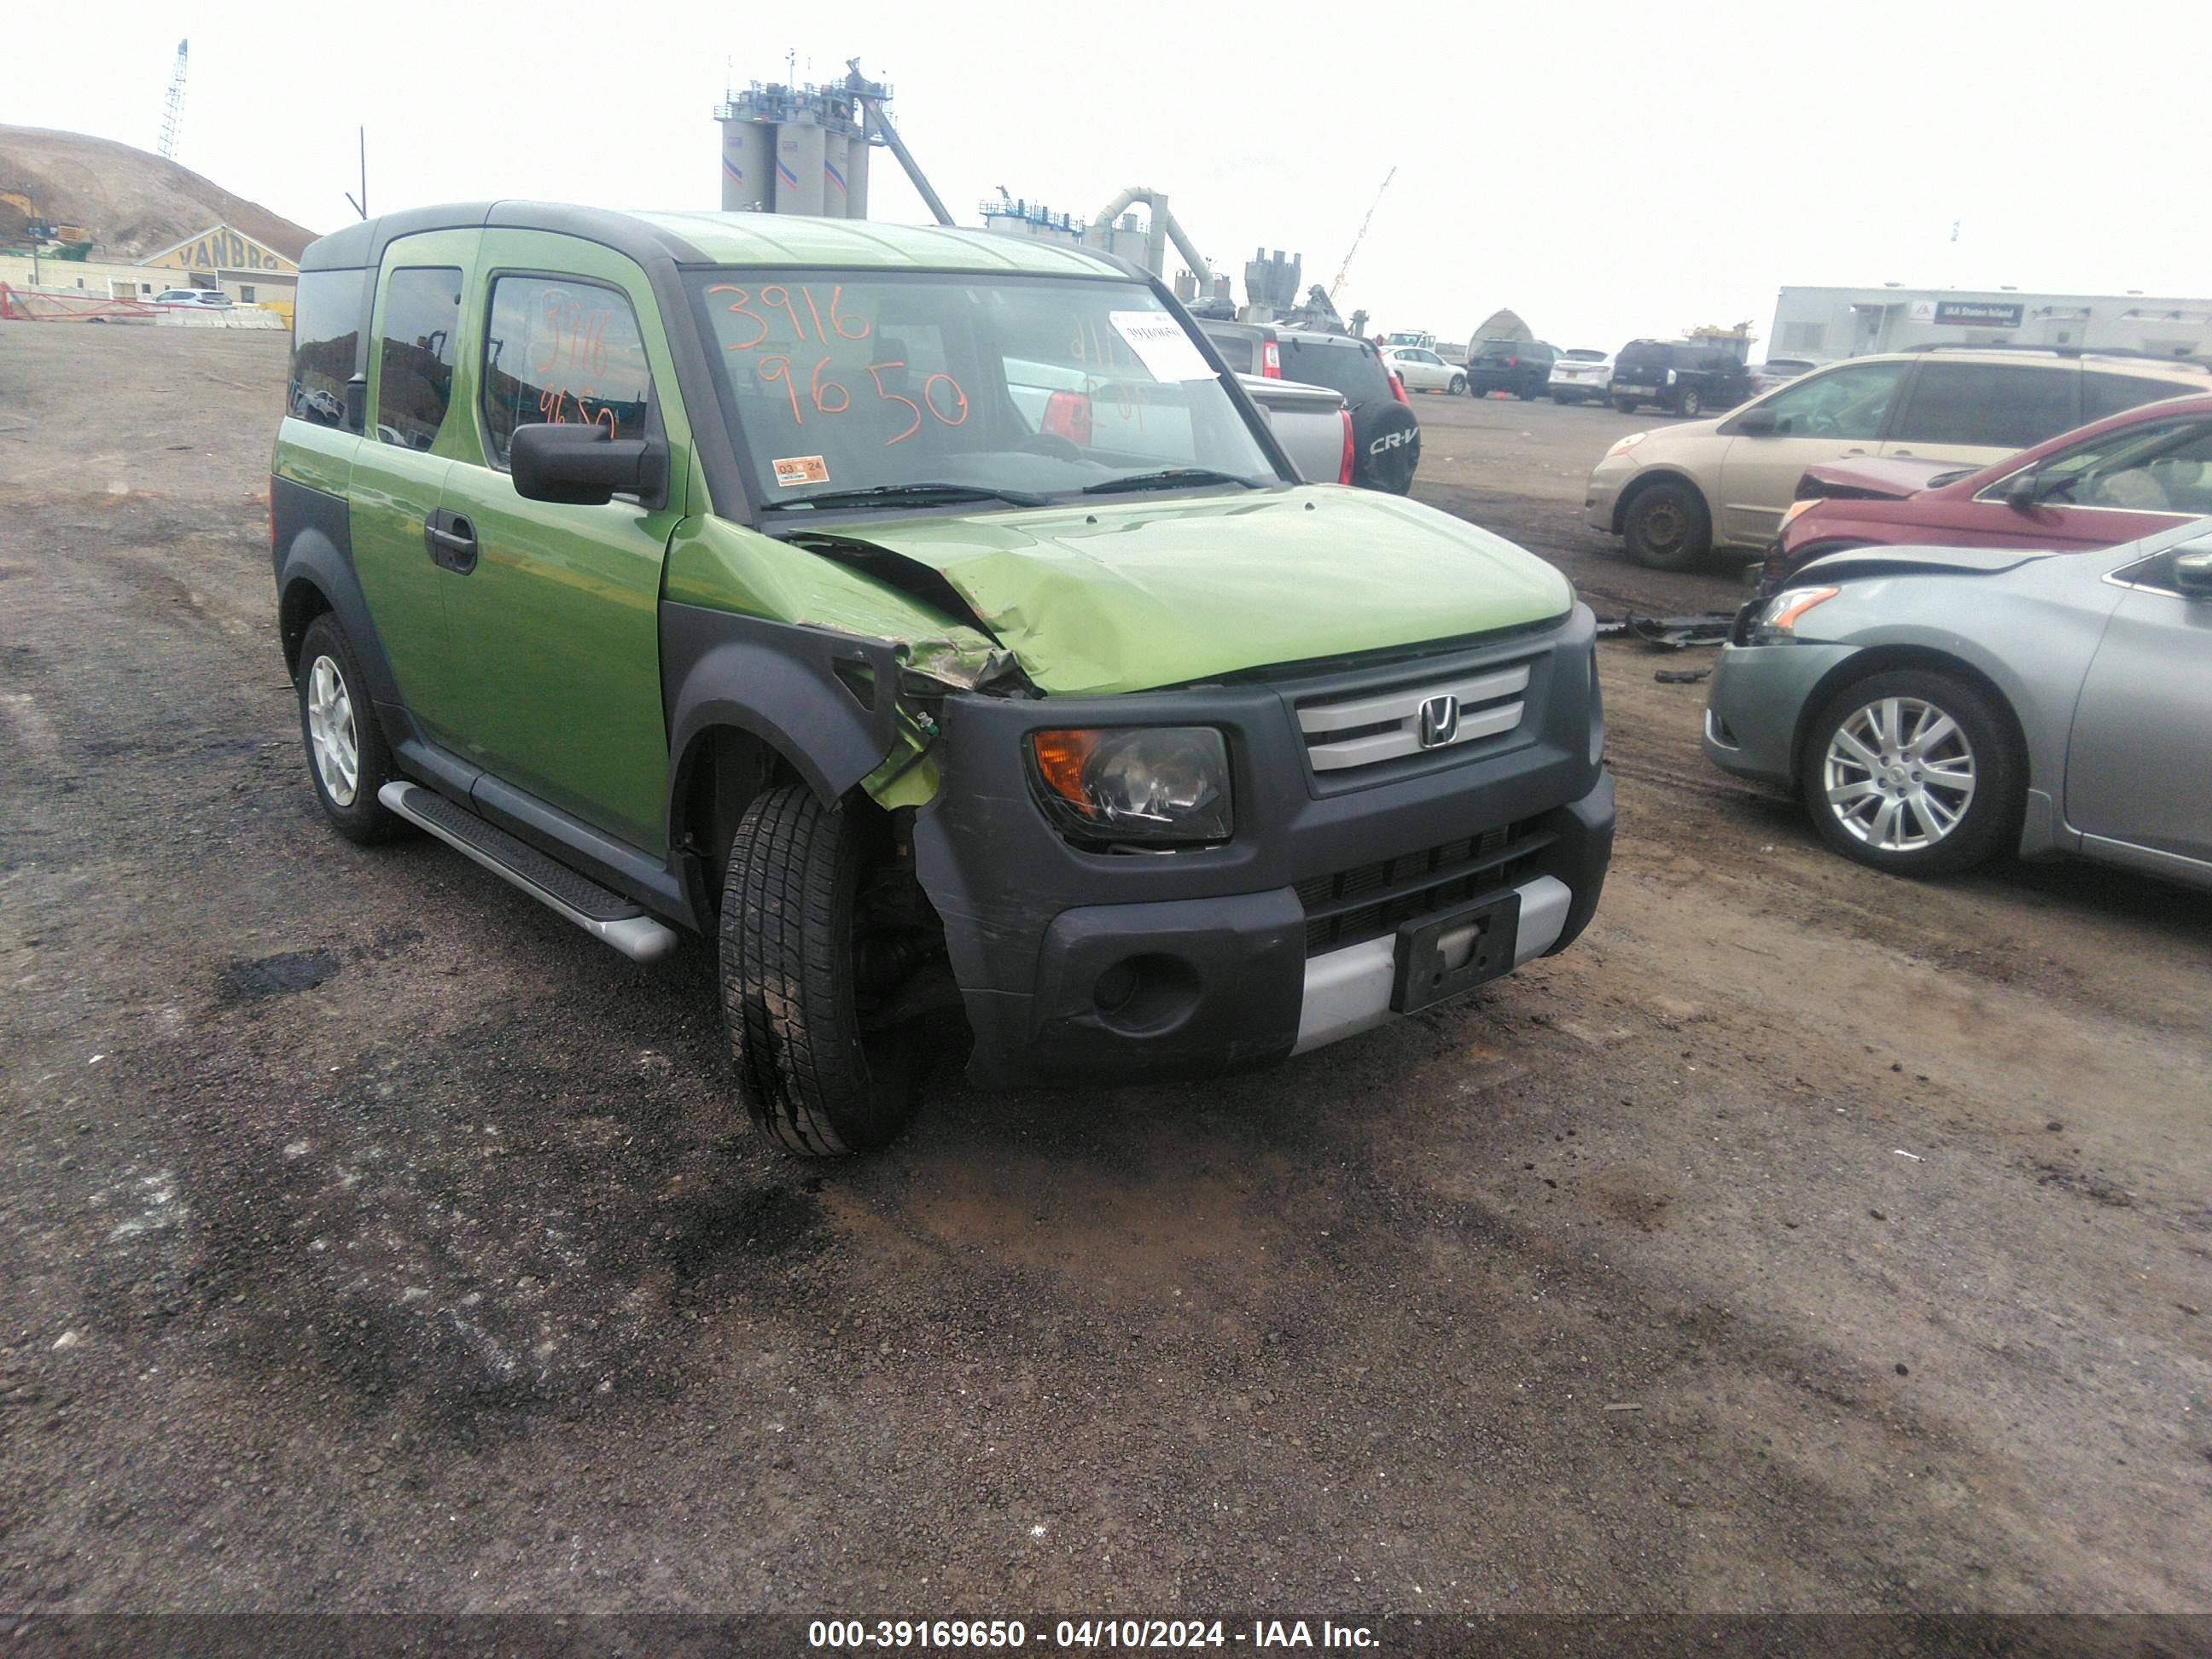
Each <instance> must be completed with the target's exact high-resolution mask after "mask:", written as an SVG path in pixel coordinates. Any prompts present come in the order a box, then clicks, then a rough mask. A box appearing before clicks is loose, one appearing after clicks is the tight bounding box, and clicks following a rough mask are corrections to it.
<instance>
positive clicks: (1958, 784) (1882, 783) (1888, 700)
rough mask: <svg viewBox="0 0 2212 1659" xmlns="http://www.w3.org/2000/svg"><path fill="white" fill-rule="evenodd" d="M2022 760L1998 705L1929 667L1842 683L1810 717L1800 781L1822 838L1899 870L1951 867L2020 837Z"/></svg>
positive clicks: (1967, 864) (1917, 872)
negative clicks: (1812, 718)
mask: <svg viewBox="0 0 2212 1659" xmlns="http://www.w3.org/2000/svg"><path fill="white" fill-rule="evenodd" d="M1798 792H1799V793H1800V794H1801V795H1802V797H1803V799H1804V802H1805V806H1806V810H1807V811H1809V812H1810V813H1811V814H1812V815H1813V824H1814V828H1815V829H1818V830H1819V831H1820V838H1821V839H1822V840H1823V841H1825V842H1827V843H1828V845H1829V846H1831V847H1832V848H1835V849H1836V851H1838V853H1841V854H1843V855H1844V857H1845V858H1847V859H1851V860H1855V861H1857V862H1858V863H1860V864H1863V865H1866V866H1869V868H1872V869H1875V870H1881V871H1885V872H1887V873H1889V874H1891V875H1897V876H1941V875H1950V874H1953V873H1955V872H1958V871H1960V870H1968V869H1972V867H1973V866H1976V865H1978V864H1982V863H1985V862H1986V861H1988V860H1990V858H1992V857H1994V856H1995V855H1996V854H1997V853H1998V852H1999V851H2001V850H2002V848H2003V847H2004V845H2005V843H2006V842H2007V841H2008V840H2017V838H2018V836H2019V834H2020V823H2021V811H2022V809H2023V807H2024V805H2025V803H2026V799H2027V767H2026V765H2025V763H2023V761H2022V759H2021V754H2020V745H2019V743H2018V740H2017V739H2016V738H2015V737H2014V736H2013V731H2012V726H2011V723H2010V721H2009V720H2007V719H2006V717H2005V714H2004V712H2003V709H2002V706H2001V705H2000V704H1999V703H1998V702H1996V699H1995V698H1994V697H1992V696H1990V694H1989V693H1988V692H1986V691H1984V690H1982V689H1981V688H1980V687H1979V686H1977V685H1975V684H1972V683H1970V682H1968V681H1966V680H1963V679H1960V678H1955V677H1954V676H1952V675H1948V674H1943V673H1939V672H1937V671H1934V670H1932V669H1919V668H1906V669H1894V670H1892V671H1888V672H1887V673H1878V674H1873V675H1869V676H1868V677H1867V678H1864V679H1862V680H1858V681H1857V682H1855V683H1853V684H1850V685H1846V686H1844V687H1843V688H1842V689H1841V690H1838V691H1837V692H1836V694H1835V695H1834V696H1832V697H1830V698H1829V699H1828V701H1827V702H1826V704H1824V705H1823V706H1822V708H1821V709H1820V713H1819V714H1817V715H1815V716H1814V720H1813V722H1812V725H1811V726H1810V727H1809V728H1808V730H1807V732H1806V735H1805V747H1804V750H1803V751H1802V754H1801V755H1800V757H1799V761H1798Z"/></svg>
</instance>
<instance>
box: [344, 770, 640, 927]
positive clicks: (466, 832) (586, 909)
mask: <svg viewBox="0 0 2212 1659" xmlns="http://www.w3.org/2000/svg"><path fill="white" fill-rule="evenodd" d="M376 798H377V799H379V800H380V801H382V802H383V803H384V805H386V807H388V808H390V809H391V810H392V811H394V812H397V813H398V815H399V816H400V817H403V818H405V819H406V820H407V821H408V823H411V824H414V825H416V827H418V828H420V829H427V830H428V831H429V832H430V833H431V834H432V835H434V836H436V837H437V838H438V839H439V840H440V841H442V842H445V843H446V845H447V846H448V847H450V848H453V850H454V851H455V852H457V853H459V854H463V855H464V856H465V857H467V858H471V859H473V860H475V861H476V862H477V863H478V864H481V865H482V866H483V867H484V868H485V869H487V870H489V871H490V872H492V873H493V874H494V875H495V876H500V877H503V878H506V879H507V880H508V881H511V882H513V884H515V885H516V886H517V887H520V889H521V890H523V891H524V892H526V893H527V894H529V895H530V896H531V897H532V898H534V899H536V900H537V901H538V902H539V903H540V904H542V905H544V907H545V908H547V909H549V910H550V911H552V912H553V914H554V915H557V916H559V917H560V918H561V919H562V921H568V922H572V923H574V925H575V926H577V927H580V928H582V929H583V930H584V931H585V932H586V933H589V934H591V935H592V938H594V939H599V940H600V941H602V942H603V943H605V944H608V945H613V946H614V947H615V949H616V950H617V951H621V952H622V953H623V955H624V956H626V957H629V959H630V960H631V961H632V962H657V961H659V959H660V958H661V957H665V956H666V955H667V954H668V953H669V952H670V951H673V950H674V949H675V948H676V934H675V932H674V931H673V930H672V929H671V928H669V927H666V926H665V925H663V924H662V923H660V922H659V921H655V920H653V917H651V916H649V915H646V913H645V912H644V911H643V910H642V909H641V908H639V907H638V906H637V905H635V904H634V903H632V902H630V901H629V900H628V899H626V898H624V897H623V896H622V895H621V894H619V893H614V892H610V891H609V890H607V889H605V888H604V887H602V886H600V885H599V883H597V882H595V881H593V880H592V878H590V877H588V876H586V875H581V874H580V873H578V872H576V871H574V870H571V869H570V868H569V867H568V866H567V865H565V864H562V862H560V861H559V860H557V859H553V858H549V857H547V856H546V855H545V854H543V853H541V852H539V851H538V849H537V848H535V847H532V846H531V845H530V844H529V843H528V842H522V841H518V840H517V839H515V837H513V836H510V835H508V834H507V831H506V830H504V829H501V828H500V827H499V826H498V825H497V824H495V823H489V822H487V821H486V820H484V819H483V818H480V817H477V815H476V814H475V813H473V812H471V811H469V810H468V809H467V808H466V807H464V806H457V805H454V804H453V802H452V801H450V800H447V799H446V798H445V797H444V796H443V795H441V794H440V793H438V792H437V791H436V790H435V789H426V788H424V787H422V785H421V784H419V783H409V782H407V781H405V780H404V779H402V780H399V781H394V782H392V783H387V784H386V785H385V786H384V787H383V788H381V789H380V790H378V791H377V792H376Z"/></svg>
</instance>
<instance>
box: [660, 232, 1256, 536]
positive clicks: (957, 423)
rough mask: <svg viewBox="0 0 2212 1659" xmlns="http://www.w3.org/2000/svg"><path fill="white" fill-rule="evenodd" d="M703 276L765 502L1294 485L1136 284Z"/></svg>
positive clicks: (748, 456) (721, 360) (885, 501)
mask: <svg viewBox="0 0 2212 1659" xmlns="http://www.w3.org/2000/svg"><path fill="white" fill-rule="evenodd" d="M692 281H693V284H694V292H695V294H696V297H697V299H698V301H699V303H700V305H701V306H702V308H703V310H704V312H705V314H706V316H707V318H708V322H709V325H710V326H711V328H712V331H713V336H714V343H715V344H716V345H718V346H720V348H721V349H720V352H719V353H718V354H717V356H718V361H717V363H716V368H717V369H718V371H719V373H720V376H721V380H722V385H723V389H724V392H725V393H726V398H727V401H728V405H729V408H730V410H731V412H732V415H733V416H734V417H735V420H736V422H737V428H738V446H739V448H740V450H741V452H742V455H743V460H744V465H745V467H746V469H747V471H749V472H750V475H751V479H752V485H753V489H754V493H755V494H756V495H757V497H758V498H759V499H761V500H762V501H763V502H765V503H766V504H768V505H769V506H771V507H784V506H786V505H799V506H805V504H806V503H807V502H808V501H811V500H812V499H814V498H817V497H819V498H821V504H822V505H823V507H830V506H835V507H839V508H852V507H870V506H878V505H880V506H885V507H890V506H898V505H902V504H903V505H909V506H910V505H912V504H914V503H915V501H920V500H921V499H923V495H924V493H925V492H923V491H922V490H921V489H919V488H918V487H920V486H925V485H943V486H946V489H945V490H944V491H943V492H942V495H943V496H944V498H945V499H947V500H951V499H957V498H958V497H959V495H961V494H962V492H968V493H969V498H970V499H976V498H978V497H976V496H975V495H974V492H991V493H995V494H1000V495H1005V496H1007V497H1009V498H1014V499H1023V498H1036V497H1041V496H1048V495H1055V494H1060V493H1073V492H1076V491H1079V490H1083V489H1095V488H1096V487H1097V486H1098V485H1100V484H1102V483H1118V481H1124V480H1127V481H1131V484H1132V486H1133V487H1142V488H1160V489H1182V488H1189V487H1191V486H1192V485H1193V484H1194V483H1205V482H1206V478H1207V477H1209V476H1211V475H1217V474H1218V475H1224V476H1225V477H1228V478H1230V479H1231V481H1239V480H1246V479H1249V480H1253V481H1256V482H1261V483H1277V482H1279V477H1278V475H1277V473H1276V471H1275V468H1274V465H1273V463H1272V462H1271V461H1269V460H1268V459H1267V453H1266V452H1265V451H1264V450H1262V449H1261V446H1260V441H1259V440H1258V438H1256V437H1255V435H1254V434H1253V432H1252V429H1251V428H1250V427H1249V425H1248V424H1247V423H1246V420H1245V416H1244V414H1243V410H1242V409H1241V408H1240V407H1239V405H1238V404H1237V401H1236V400H1235V399H1234V398H1232V397H1231V393H1230V392H1229V390H1228V388H1227V386H1225V383H1224V381H1223V379H1222V377H1221V376H1219V375H1218V374H1215V373H1214V371H1213V370H1212V368H1211V367H1210V366H1209V365H1208V364H1207V362H1206V358H1205V356H1203V355H1202V353H1201V352H1200V348H1199V347H1198V345H1197V344H1196V343H1194V340H1193V339H1192V337H1191V336H1190V335H1189V334H1188V332H1186V331H1185V330H1184V328H1183V326H1182V324H1181V323H1180V322H1179V321H1177V320H1176V318H1175V317H1174V316H1173V315H1171V314H1170V313H1169V312H1168V311H1167V309H1166V308H1165V307H1164V306H1162V305H1161V304H1160V302H1159V301H1158V299H1157V298H1156V297H1155V296H1154V295H1152V291H1151V290H1150V289H1147V288H1146V287H1144V286H1143V285H1141V284H1139V283H1127V282H1119V281H1112V280H1103V281H1101V280H1092V279H1089V278H1071V277H1024V276H998V275H990V276H981V275H977V274H975V273H950V272H947V273H938V272H904V271H902V272H897V273H884V272H876V271H850V270H721V271H706V272H701V273H698V274H697V275H696V276H695V277H694V278H693V279H692ZM860 491H872V492H875V495H874V497H873V498H872V499H867V500H856V499H855V498H854V495H855V492H860Z"/></svg>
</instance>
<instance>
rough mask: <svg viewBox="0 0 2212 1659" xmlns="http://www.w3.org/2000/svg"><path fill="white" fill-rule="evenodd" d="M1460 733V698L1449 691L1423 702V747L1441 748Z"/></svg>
mask: <svg viewBox="0 0 2212 1659" xmlns="http://www.w3.org/2000/svg"><path fill="white" fill-rule="evenodd" d="M1458 735H1459V699H1458V698H1457V697H1455V696H1451V695H1450V694H1449V692H1447V693H1446V694H1445V695H1444V696H1441V697H1431V698H1428V699H1427V700H1426V701H1425V702H1423V703H1422V704H1421V747H1422V748H1424V749H1441V748H1443V745H1444V744H1448V743H1449V742H1450V741H1451V740H1452V739H1453V738H1455V737H1457V736H1458Z"/></svg>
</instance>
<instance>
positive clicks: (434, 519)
mask: <svg viewBox="0 0 2212 1659" xmlns="http://www.w3.org/2000/svg"><path fill="white" fill-rule="evenodd" d="M422 545H423V546H424V547H425V548H427V549H428V550H429V554H430V560H431V562H432V563H434V564H435V565H437V566H439V567H440V568H441V569H446V570H451V571H453V572H454V573H456V574H459V575H463V576H465V575H467V574H469V572H470V571H471V570H473V569H475V568H477V532H476V526H473V525H471V523H470V522H469V521H468V520H466V519H465V518H463V517H462V516H461V515H460V514H459V513H453V512H448V511H447V509H446V508H444V507H440V508H439V509H438V510H437V511H436V512H435V513H431V514H430V516H429V517H428V519H426V520H424V521H423V524H422Z"/></svg>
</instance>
